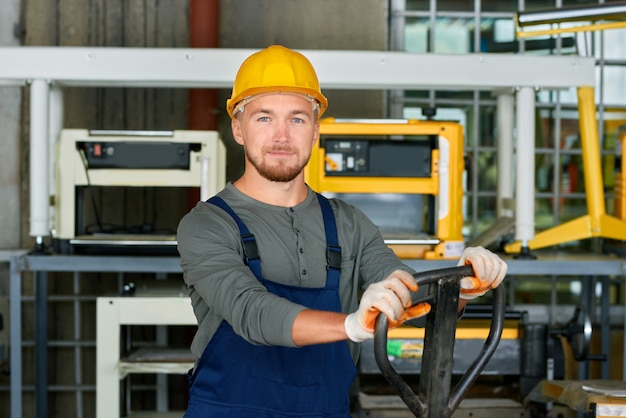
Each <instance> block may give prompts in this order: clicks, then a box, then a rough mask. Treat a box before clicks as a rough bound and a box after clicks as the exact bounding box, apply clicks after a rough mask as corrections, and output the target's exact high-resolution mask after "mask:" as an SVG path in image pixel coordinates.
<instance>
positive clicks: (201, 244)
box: [178, 46, 506, 418]
mask: <svg viewBox="0 0 626 418" xmlns="http://www.w3.org/2000/svg"><path fill="white" fill-rule="evenodd" d="M327 104H328V102H327V99H326V97H324V95H323V94H322V92H321V90H320V86H319V82H318V79H317V75H316V73H315V70H314V69H313V67H312V66H311V64H310V62H309V61H308V60H307V59H306V58H305V57H304V56H303V55H302V54H300V53H298V52H296V51H293V50H289V49H287V48H284V47H282V46H270V47H269V48H267V49H264V50H262V51H260V52H257V53H255V54H253V55H251V56H250V57H249V58H248V59H247V60H246V61H245V62H244V63H243V64H242V66H241V68H240V69H239V71H238V73H237V76H236V79H235V83H234V86H233V91H232V96H231V98H230V99H229V100H228V101H227V110H228V113H229V115H230V116H231V119H232V120H231V128H232V132H233V137H234V139H235V141H236V142H237V143H238V144H240V145H242V146H243V149H244V152H245V170H244V174H243V175H242V176H241V177H240V178H239V179H238V180H236V181H235V182H233V183H229V184H228V185H227V186H226V188H225V189H224V190H222V191H221V192H219V193H218V195H217V196H216V197H214V198H212V199H209V201H208V202H199V203H198V204H197V206H196V207H195V208H194V209H193V210H192V211H191V212H190V213H189V214H188V215H186V216H185V217H184V219H183V220H182V221H181V223H180V225H179V228H178V248H179V252H180V255H181V259H182V262H181V265H182V268H183V271H184V279H185V282H186V284H187V285H188V287H189V290H190V295H191V299H192V304H193V308H194V312H195V314H196V317H197V318H198V331H197V333H196V336H195V338H194V341H193V343H192V347H191V348H192V351H193V353H194V354H195V355H196V356H197V357H198V361H197V362H196V365H195V368H194V370H193V372H192V373H191V374H190V401H189V406H188V409H187V413H186V415H185V416H186V417H200V416H202V417H205V416H211V417H214V416H220V417H247V416H250V417H256V418H263V417H342V418H345V417H349V416H350V415H349V398H348V389H349V387H350V385H351V383H352V382H353V380H354V378H355V376H356V367H355V361H356V359H357V357H358V344H357V343H358V342H361V341H363V340H366V339H368V338H372V337H373V331H374V320H375V318H376V316H377V315H378V314H379V313H380V312H382V313H384V314H385V315H386V316H387V318H388V319H389V321H390V323H391V324H393V325H399V324H400V323H402V322H403V321H405V320H407V319H411V318H415V317H419V316H423V315H425V314H426V313H428V311H429V308H430V307H429V306H428V305H427V304H418V305H417V306H415V307H412V308H410V309H409V307H411V305H412V302H411V300H412V292H413V294H414V293H415V292H416V291H417V290H418V289H417V285H416V283H415V279H414V278H413V276H412V273H413V271H412V270H411V269H410V268H408V267H407V266H405V265H404V264H402V263H401V261H400V260H399V259H398V258H397V257H396V256H395V254H394V253H393V252H392V251H391V250H390V249H389V248H388V247H387V246H386V245H385V244H384V241H383V239H382V237H381V235H380V233H379V231H378V228H377V227H376V226H375V225H374V224H373V223H372V222H371V221H370V220H368V219H367V218H366V217H365V215H364V214H363V213H362V212H360V211H359V210H358V209H355V208H354V207H352V206H349V205H348V204H346V203H345V202H343V201H341V200H339V199H326V198H324V197H322V196H320V195H318V194H316V193H315V192H314V191H313V190H311V189H310V188H309V187H308V186H307V185H306V183H305V182H304V174H303V168H304V166H305V165H306V163H307V162H308V160H309V157H310V154H311V149H312V147H313V144H314V143H315V141H316V140H317V139H318V134H319V125H318V121H319V118H320V117H321V115H322V114H323V113H324V111H325V110H326V107H327ZM463 263H465V264H472V266H473V268H474V271H475V273H476V275H477V278H465V279H463V281H462V288H463V290H462V292H461V300H462V302H460V305H459V307H460V308H462V307H463V306H464V305H465V303H466V299H468V298H473V297H477V296H480V295H482V294H484V293H485V292H487V291H488V290H489V289H490V288H493V287H496V286H498V285H499V284H500V282H501V281H502V280H503V278H504V276H505V274H506V264H505V263H504V262H503V261H502V260H501V259H500V258H498V257H497V256H495V255H494V254H492V253H491V252H489V251H487V250H485V249H483V248H469V249H467V250H466V251H465V252H464V254H463V257H462V258H461V260H460V264H463ZM362 290H364V292H363V295H362V297H361V298H360V301H359V294H360V292H361V291H362ZM464 298H466V299H464Z"/></svg>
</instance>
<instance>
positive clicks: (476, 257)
mask: <svg viewBox="0 0 626 418" xmlns="http://www.w3.org/2000/svg"><path fill="white" fill-rule="evenodd" d="M468 264H469V265H471V266H472V268H473V269H474V277H464V278H463V279H461V294H460V297H461V298H463V299H466V300H469V299H475V298H477V297H479V296H482V295H484V294H485V293H487V292H488V291H489V290H490V289H494V288H496V287H498V286H499V285H500V283H502V280H504V276H506V271H507V265H506V263H505V262H504V261H503V260H502V259H501V258H500V257H498V256H497V255H495V254H494V253H492V252H491V251H489V250H487V249H485V248H483V247H469V248H466V249H465V251H463V254H462V255H461V259H460V260H459V263H458V264H457V265H459V266H463V265H468Z"/></svg>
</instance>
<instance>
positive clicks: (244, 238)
mask: <svg viewBox="0 0 626 418" xmlns="http://www.w3.org/2000/svg"><path fill="white" fill-rule="evenodd" d="M207 203H211V204H213V205H215V206H217V207H219V208H221V209H223V210H224V211H226V213H228V214H229V215H230V216H231V217H232V218H233V219H234V221H235V222H236V223H237V226H238V227H239V235H240V237H241V245H242V246H243V262H244V263H245V264H246V265H247V266H248V267H250V270H252V273H253V274H254V276H255V277H256V278H257V279H259V280H261V278H262V276H261V258H260V257H259V248H258V247H257V245H256V239H255V238H254V235H253V234H251V233H250V230H249V229H248V227H246V225H245V224H244V223H243V221H242V220H241V218H239V216H237V214H236V213H235V211H233V209H232V208H231V207H230V206H228V203H226V202H225V201H224V199H222V198H221V197H218V196H213V197H212V198H210V199H209V200H207Z"/></svg>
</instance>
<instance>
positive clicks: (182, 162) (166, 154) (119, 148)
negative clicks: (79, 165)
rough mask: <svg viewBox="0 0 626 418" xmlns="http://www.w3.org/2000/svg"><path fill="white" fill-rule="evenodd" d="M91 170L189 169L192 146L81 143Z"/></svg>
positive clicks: (126, 142) (170, 143)
mask: <svg viewBox="0 0 626 418" xmlns="http://www.w3.org/2000/svg"><path fill="white" fill-rule="evenodd" d="M76 145H77V147H78V148H79V149H81V150H83V151H84V153H85V158H86V159H87V164H88V167H89V168H90V169H98V168H101V169H102V168H108V169H111V168H117V169H131V170H132V169H180V170H188V169H189V153H190V152H191V150H192V144H185V143H174V142H144V141H123V142H122V141H120V142H117V141H111V142H106V141H95V142H77V143H76Z"/></svg>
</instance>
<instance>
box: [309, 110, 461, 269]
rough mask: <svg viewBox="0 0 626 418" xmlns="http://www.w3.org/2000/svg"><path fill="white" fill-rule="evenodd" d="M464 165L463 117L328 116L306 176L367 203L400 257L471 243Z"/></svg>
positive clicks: (440, 254) (328, 191)
mask: <svg viewBox="0 0 626 418" xmlns="http://www.w3.org/2000/svg"><path fill="white" fill-rule="evenodd" d="M463 172H464V158H463V128H462V126H461V125H460V124H458V123H455V122H442V121H434V120H428V121H419V120H404V119H402V120H353V119H342V120H340V119H334V118H326V119H322V120H321V121H320V140H319V141H318V142H317V144H316V145H315V146H314V147H313V151H312V153H311V160H310V162H309V164H308V165H307V167H306V169H305V178H306V181H307V183H308V184H309V185H310V186H311V188H313V190H315V191H317V192H320V193H324V194H325V195H331V196H332V195H335V194H337V195H340V196H339V197H341V198H342V199H344V200H347V201H348V202H349V203H352V204H354V205H355V206H357V207H359V208H360V209H362V210H363V211H364V212H365V213H366V214H367V215H368V216H369V217H370V218H371V219H372V220H373V221H374V223H376V224H377V225H378V226H379V227H380V228H381V232H382V233H383V237H384V238H385V241H386V242H387V244H388V245H389V246H390V247H391V248H392V249H393V250H394V251H395V252H396V253H397V254H398V256H399V257H402V258H432V259H435V258H458V257H459V256H460V255H461V253H462V252H463V249H464V247H465V244H464V239H463V235H462V227H463V212H462V203H463V175H464V174H463ZM368 210H369V212H368ZM372 213H373V215H372ZM385 223H387V224H389V223H391V224H393V223H395V225H385ZM398 223H401V224H403V225H398ZM386 226H388V228H386ZM403 226H406V228H403Z"/></svg>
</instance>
